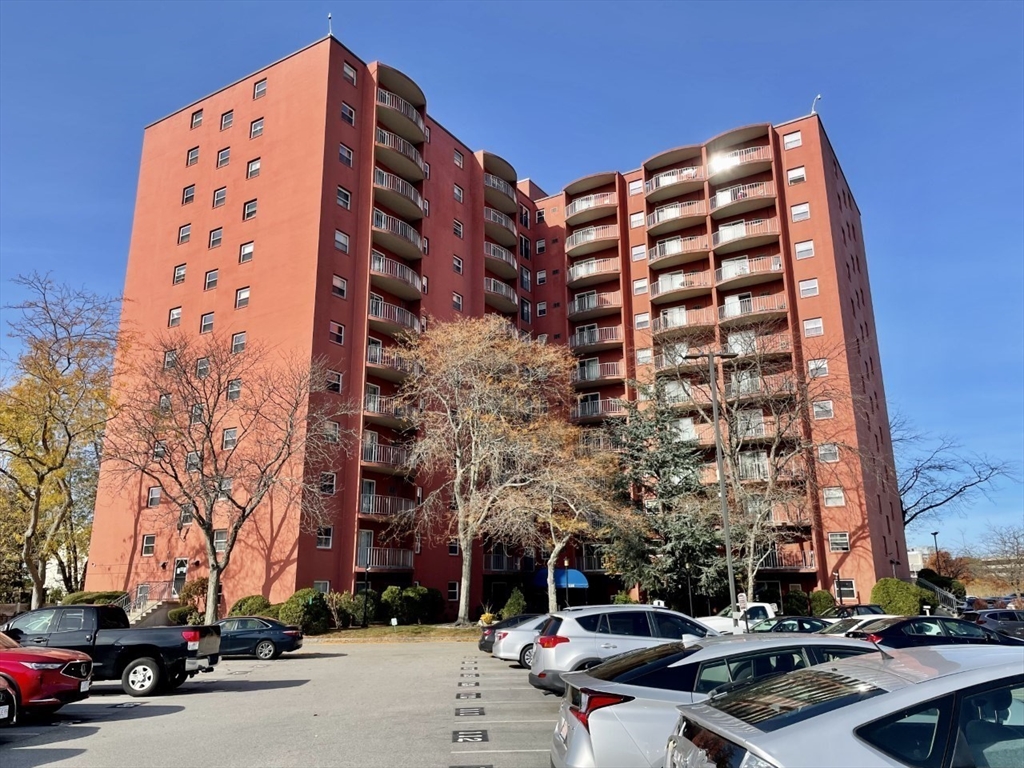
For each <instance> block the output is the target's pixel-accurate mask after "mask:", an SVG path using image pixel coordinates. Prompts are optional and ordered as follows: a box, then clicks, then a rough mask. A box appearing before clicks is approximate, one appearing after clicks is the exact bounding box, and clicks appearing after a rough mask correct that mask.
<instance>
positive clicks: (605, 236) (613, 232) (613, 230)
mask: <svg viewBox="0 0 1024 768" xmlns="http://www.w3.org/2000/svg"><path fill="white" fill-rule="evenodd" d="M618 236H619V227H618V225H617V224H605V225H603V226H600V227H587V228H586V229H578V230H576V231H575V232H573V233H572V234H571V235H570V236H569V237H567V238H566V239H565V250H566V252H569V251H571V250H573V249H574V248H578V247H580V246H581V245H585V244H586V243H592V242H595V241H597V240H614V239H617V238H618Z"/></svg>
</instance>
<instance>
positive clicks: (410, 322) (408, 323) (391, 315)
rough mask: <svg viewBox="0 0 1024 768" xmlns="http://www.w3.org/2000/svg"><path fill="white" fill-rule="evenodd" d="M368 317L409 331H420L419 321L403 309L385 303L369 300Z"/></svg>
mask: <svg viewBox="0 0 1024 768" xmlns="http://www.w3.org/2000/svg"><path fill="white" fill-rule="evenodd" d="M370 317H372V318H373V319H375V320H381V321H383V322H385V323H394V324H395V325H400V326H402V327H403V328H408V329H409V330H410V331H416V333H419V331H420V319H419V318H418V317H416V315H414V314H413V313H412V312H410V311H409V310H408V309H406V308H405V307H399V306H396V305H395V304H389V303H388V302H386V301H377V300H374V299H371V300H370Z"/></svg>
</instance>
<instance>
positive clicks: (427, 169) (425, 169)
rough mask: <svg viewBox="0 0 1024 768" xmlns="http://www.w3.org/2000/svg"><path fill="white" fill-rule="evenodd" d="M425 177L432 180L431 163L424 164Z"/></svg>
mask: <svg viewBox="0 0 1024 768" xmlns="http://www.w3.org/2000/svg"><path fill="white" fill-rule="evenodd" d="M423 175H424V176H425V177H426V178H428V179H429V178H430V163H424V164H423Z"/></svg>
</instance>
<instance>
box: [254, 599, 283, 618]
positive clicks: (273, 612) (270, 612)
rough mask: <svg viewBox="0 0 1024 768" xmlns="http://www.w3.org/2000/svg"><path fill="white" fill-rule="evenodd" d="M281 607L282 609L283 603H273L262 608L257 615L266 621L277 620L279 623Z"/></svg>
mask: <svg viewBox="0 0 1024 768" xmlns="http://www.w3.org/2000/svg"><path fill="white" fill-rule="evenodd" d="M283 607H284V603H274V604H273V605H271V606H270V607H268V608H264V609H263V610H262V611H260V614H259V615H260V616H263V617H264V618H267V619H277V620H278V621H280V620H281V608H283Z"/></svg>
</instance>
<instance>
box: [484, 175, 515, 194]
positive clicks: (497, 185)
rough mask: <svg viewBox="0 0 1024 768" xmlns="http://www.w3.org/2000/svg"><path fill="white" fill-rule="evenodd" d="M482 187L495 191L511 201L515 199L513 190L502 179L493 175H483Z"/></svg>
mask: <svg viewBox="0 0 1024 768" xmlns="http://www.w3.org/2000/svg"><path fill="white" fill-rule="evenodd" d="M484 186H485V187H490V188H491V189H496V190H498V191H499V192H502V193H503V194H505V195H507V196H508V197H511V198H512V199H513V200H516V199H517V198H516V190H515V188H514V187H513V186H512V185H511V184H509V183H508V182H507V181H505V180H504V179H502V178H499V177H498V176H495V175H494V174H493V173H485V174H484Z"/></svg>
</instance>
